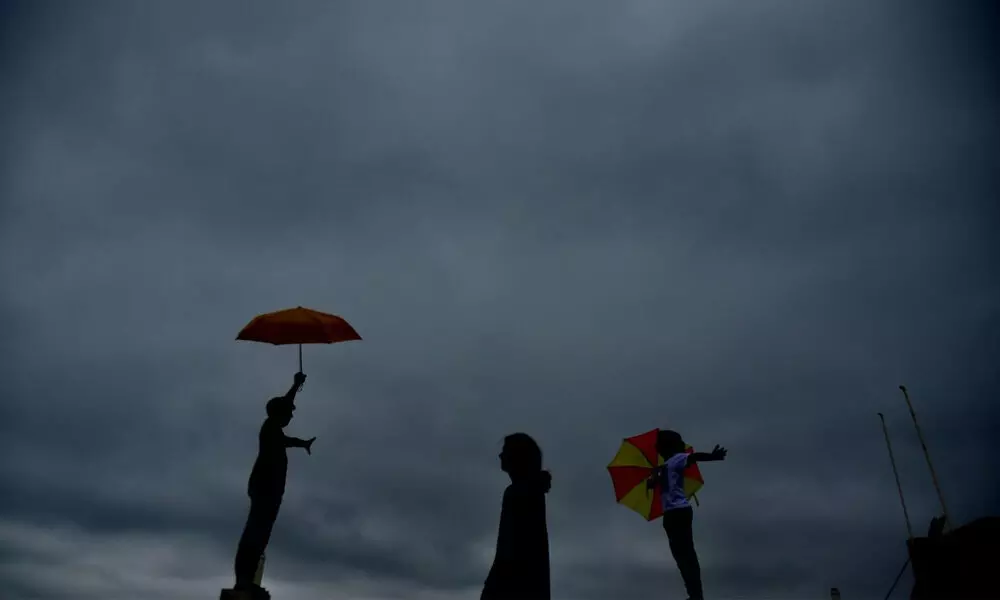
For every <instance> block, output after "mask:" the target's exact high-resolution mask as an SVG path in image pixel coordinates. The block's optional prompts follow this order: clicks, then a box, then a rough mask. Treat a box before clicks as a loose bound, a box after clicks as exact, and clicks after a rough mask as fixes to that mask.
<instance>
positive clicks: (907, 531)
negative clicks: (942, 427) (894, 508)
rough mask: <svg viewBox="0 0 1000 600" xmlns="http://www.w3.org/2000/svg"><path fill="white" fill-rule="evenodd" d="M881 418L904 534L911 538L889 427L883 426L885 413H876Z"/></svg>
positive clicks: (908, 513) (911, 528) (911, 531)
mask: <svg viewBox="0 0 1000 600" xmlns="http://www.w3.org/2000/svg"><path fill="white" fill-rule="evenodd" d="M878 418H879V419H881V420H882V433H884V434H885V446H886V448H888V449H889V462H890V463H892V474H893V475H894V476H895V477H896V489H897V490H898V491H899V503H900V504H902V505H903V518H904V519H905V520H906V535H907V539H908V540H912V539H913V527H912V526H911V525H910V512H909V511H908V510H906V499H905V498H904V497H903V486H902V484H900V483H899V471H898V470H896V457H895V456H893V454H892V442H890V441H889V428H888V427H886V426H885V415H883V414H882V413H878Z"/></svg>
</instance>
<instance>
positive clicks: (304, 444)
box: [285, 435, 316, 454]
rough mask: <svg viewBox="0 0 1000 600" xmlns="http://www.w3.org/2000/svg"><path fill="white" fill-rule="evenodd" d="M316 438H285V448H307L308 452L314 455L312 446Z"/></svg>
mask: <svg viewBox="0 0 1000 600" xmlns="http://www.w3.org/2000/svg"><path fill="white" fill-rule="evenodd" d="M314 441H316V438H310V439H308V440H303V439H302V438H297V437H290V436H287V435H286V436H285V448H305V449H306V452H308V453H309V454H312V444H313V442H314Z"/></svg>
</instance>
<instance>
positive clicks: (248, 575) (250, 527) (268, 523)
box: [235, 498, 281, 586]
mask: <svg viewBox="0 0 1000 600" xmlns="http://www.w3.org/2000/svg"><path fill="white" fill-rule="evenodd" d="M280 507H281V500H274V499H271V498H256V499H251V501H250V515H249V516H248V517H247V523H246V526H245V527H244V528H243V536H242V537H241V538H240V544H239V549H238V550H237V551H236V564H235V570H236V585H237V586H250V585H251V584H252V583H253V577H254V574H255V573H256V572H257V563H258V562H260V556H261V554H263V553H264V549H265V548H266V547H267V543H268V542H269V541H270V539H271V530H272V528H273V527H274V521H275V519H276V518H277V516H278V509H279V508H280Z"/></svg>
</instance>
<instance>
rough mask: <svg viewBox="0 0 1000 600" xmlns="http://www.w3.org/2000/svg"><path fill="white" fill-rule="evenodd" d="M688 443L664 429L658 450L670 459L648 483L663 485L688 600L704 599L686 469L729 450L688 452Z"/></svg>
mask: <svg viewBox="0 0 1000 600" xmlns="http://www.w3.org/2000/svg"><path fill="white" fill-rule="evenodd" d="M686 447H687V445H686V444H685V443H684V439H683V438H682V437H681V436H680V434H679V433H677V432H676V431H670V430H669V429H664V430H661V431H660V432H659V434H657V436H656V451H657V452H658V453H659V454H660V456H662V457H663V459H664V460H665V461H666V463H664V465H663V466H662V467H660V468H659V469H657V470H656V472H655V473H654V474H653V477H651V478H650V480H649V481H648V482H647V486H648V487H653V486H657V485H659V486H661V489H660V502H661V505H662V508H663V530H664V531H666V532H667V539H668V540H669V541H670V553H671V554H673V556H674V561H676V562H677V568H678V570H680V572H681V579H683V580H684V588H685V589H686V590H687V593H688V600H704V594H703V592H702V588H701V565H700V564H699V563H698V553H697V552H695V550H694V533H693V531H692V527H691V525H692V522H693V519H694V509H692V508H691V504H690V503H689V502H688V500H687V497H686V496H685V495H684V469H686V468H687V467H688V466H689V465H693V464H695V463H699V462H709V461H716V460H725V459H726V454H727V451H726V449H725V448H720V447H719V446H716V447H715V449H714V450H712V452H710V453H706V452H694V453H692V454H688V453H687V452H685V450H686Z"/></svg>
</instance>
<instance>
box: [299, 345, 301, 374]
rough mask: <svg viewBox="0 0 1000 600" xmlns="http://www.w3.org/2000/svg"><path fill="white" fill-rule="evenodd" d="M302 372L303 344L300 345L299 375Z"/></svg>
mask: <svg viewBox="0 0 1000 600" xmlns="http://www.w3.org/2000/svg"><path fill="white" fill-rule="evenodd" d="M301 372H302V344H299V373H301Z"/></svg>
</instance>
